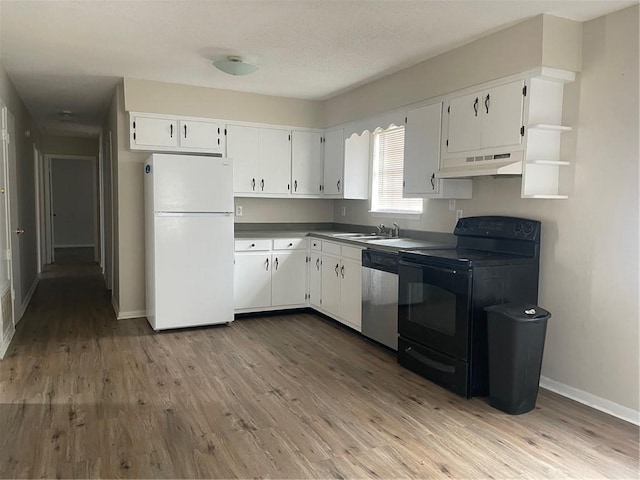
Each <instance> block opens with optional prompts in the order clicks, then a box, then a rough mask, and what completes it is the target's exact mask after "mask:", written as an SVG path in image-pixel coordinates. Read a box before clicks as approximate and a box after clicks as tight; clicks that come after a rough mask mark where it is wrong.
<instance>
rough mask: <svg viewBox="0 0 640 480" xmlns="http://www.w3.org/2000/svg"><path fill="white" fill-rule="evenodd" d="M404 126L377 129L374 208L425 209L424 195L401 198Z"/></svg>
mask: <svg viewBox="0 0 640 480" xmlns="http://www.w3.org/2000/svg"><path fill="white" fill-rule="evenodd" d="M403 164H404V127H392V128H389V129H387V130H382V131H378V132H376V133H374V137H373V175H372V188H371V210H372V211H374V212H391V213H393V212H395V213H422V199H421V198H402V182H403V175H404V170H403Z"/></svg>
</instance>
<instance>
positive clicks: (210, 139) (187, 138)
mask: <svg viewBox="0 0 640 480" xmlns="http://www.w3.org/2000/svg"><path fill="white" fill-rule="evenodd" d="M178 126H179V130H180V146H181V147H186V148H190V149H196V150H203V151H210V152H219V151H221V150H222V145H221V143H222V142H221V140H220V124H218V123H217V122H206V121H195V120H180V122H179V125H178Z"/></svg>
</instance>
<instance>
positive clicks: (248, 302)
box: [233, 253, 271, 310]
mask: <svg viewBox="0 0 640 480" xmlns="http://www.w3.org/2000/svg"><path fill="white" fill-rule="evenodd" d="M233 305H234V308H235V309H236V310H238V309H242V308H254V309H255V308H262V307H270V306H271V254H270V253H259V254H255V253H236V255H235V267H234V275H233Z"/></svg>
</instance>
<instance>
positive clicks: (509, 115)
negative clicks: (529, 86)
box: [481, 80, 524, 148]
mask: <svg viewBox="0 0 640 480" xmlns="http://www.w3.org/2000/svg"><path fill="white" fill-rule="evenodd" d="M523 88H524V80H517V81H515V82H511V83H507V84H506V85H500V86H498V87H494V88H491V89H489V90H487V91H486V92H484V93H483V96H482V103H481V106H482V114H483V118H482V148H491V147H502V146H506V145H519V144H520V143H521V142H522V134H521V133H520V128H521V127H522V111H523V106H524V95H523V94H522V89H523Z"/></svg>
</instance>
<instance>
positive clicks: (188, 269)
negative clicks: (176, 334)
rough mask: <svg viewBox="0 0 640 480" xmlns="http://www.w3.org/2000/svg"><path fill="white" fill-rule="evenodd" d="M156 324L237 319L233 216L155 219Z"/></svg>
mask: <svg viewBox="0 0 640 480" xmlns="http://www.w3.org/2000/svg"><path fill="white" fill-rule="evenodd" d="M154 234H155V262H154V267H155V287H156V291H155V302H156V308H155V327H156V329H158V330H162V329H167V328H180V327H188V326H195V325H211V324H217V323H227V322H232V321H233V301H232V298H233V217H232V216H231V215H224V214H219V215H216V214H191V215H184V214H158V215H156V218H155V231H154Z"/></svg>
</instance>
